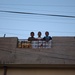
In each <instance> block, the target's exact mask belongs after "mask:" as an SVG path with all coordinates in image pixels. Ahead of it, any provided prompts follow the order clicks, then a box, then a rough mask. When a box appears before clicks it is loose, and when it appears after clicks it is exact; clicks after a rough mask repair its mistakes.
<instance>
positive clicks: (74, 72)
mask: <svg viewBox="0 0 75 75" xmlns="http://www.w3.org/2000/svg"><path fill="white" fill-rule="evenodd" d="M0 75H3V70H1V69H0ZM7 75H75V69H8V70H7Z"/></svg>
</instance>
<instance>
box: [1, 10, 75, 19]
mask: <svg viewBox="0 0 75 75" xmlns="http://www.w3.org/2000/svg"><path fill="white" fill-rule="evenodd" d="M0 12H5V13H16V14H28V15H41V16H54V17H65V18H75V16H69V15H55V14H43V13H31V12H18V11H5V10H0Z"/></svg>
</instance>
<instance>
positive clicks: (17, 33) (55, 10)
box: [0, 0, 75, 39]
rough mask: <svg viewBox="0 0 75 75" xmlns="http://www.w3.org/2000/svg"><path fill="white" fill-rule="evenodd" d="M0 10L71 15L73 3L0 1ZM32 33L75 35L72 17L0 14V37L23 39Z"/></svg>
mask: <svg viewBox="0 0 75 75" xmlns="http://www.w3.org/2000/svg"><path fill="white" fill-rule="evenodd" d="M0 10H4V11H17V12H30V13H41V14H54V15H68V16H75V0H0ZM32 31H33V32H35V37H37V33H38V31H41V32H42V37H44V35H45V34H44V33H45V31H49V33H50V36H75V18H69V17H55V16H44V15H31V14H16V13H6V12H0V37H3V35H4V34H6V37H18V38H19V39H27V38H28V37H29V36H30V32H32Z"/></svg>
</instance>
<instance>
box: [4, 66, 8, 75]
mask: <svg viewBox="0 0 75 75" xmlns="http://www.w3.org/2000/svg"><path fill="white" fill-rule="evenodd" d="M4 75H7V67H6V66H4Z"/></svg>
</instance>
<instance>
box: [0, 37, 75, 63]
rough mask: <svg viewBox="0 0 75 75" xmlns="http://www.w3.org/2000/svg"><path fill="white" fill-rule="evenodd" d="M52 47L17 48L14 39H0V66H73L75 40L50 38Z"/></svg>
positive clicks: (71, 38) (74, 61)
mask: <svg viewBox="0 0 75 75" xmlns="http://www.w3.org/2000/svg"><path fill="white" fill-rule="evenodd" d="M52 39H53V40H52V47H51V48H49V49H46V48H37V49H33V48H30V49H28V48H17V42H18V41H17V40H18V39H17V38H16V37H6V38H0V63H1V64H11V63H12V64H75V38H74V37H52Z"/></svg>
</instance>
